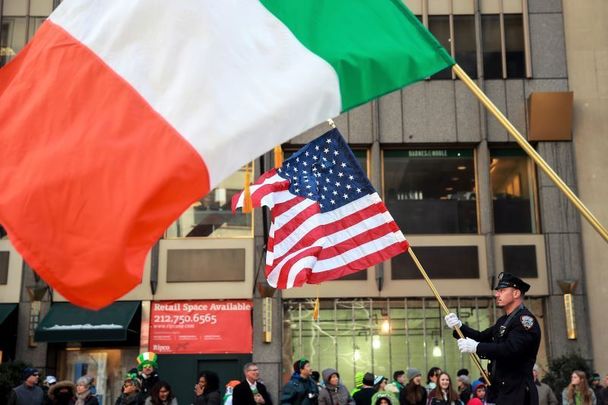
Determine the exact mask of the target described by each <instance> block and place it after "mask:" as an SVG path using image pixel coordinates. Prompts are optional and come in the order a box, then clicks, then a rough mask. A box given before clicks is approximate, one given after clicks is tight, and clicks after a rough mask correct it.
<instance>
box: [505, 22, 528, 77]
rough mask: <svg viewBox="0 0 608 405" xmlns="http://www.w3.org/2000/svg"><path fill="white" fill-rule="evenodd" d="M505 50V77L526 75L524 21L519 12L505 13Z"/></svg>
mask: <svg viewBox="0 0 608 405" xmlns="http://www.w3.org/2000/svg"><path fill="white" fill-rule="evenodd" d="M504 19H505V50H506V52H507V77H508V78H524V77H526V56H525V51H524V21H523V17H522V15H521V14H505V16H504Z"/></svg>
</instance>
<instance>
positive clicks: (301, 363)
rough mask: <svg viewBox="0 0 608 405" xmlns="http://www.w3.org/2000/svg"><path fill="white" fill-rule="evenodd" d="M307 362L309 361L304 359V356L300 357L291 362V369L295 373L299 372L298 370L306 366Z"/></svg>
mask: <svg viewBox="0 0 608 405" xmlns="http://www.w3.org/2000/svg"><path fill="white" fill-rule="evenodd" d="M308 363H310V362H309V361H308V360H306V358H304V357H302V358H301V359H300V360H298V361H296V362H295V363H293V371H295V372H296V373H299V372H300V370H302V369H303V368H304V367H306V365H307V364H308Z"/></svg>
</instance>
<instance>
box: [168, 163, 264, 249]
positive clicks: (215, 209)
mask: <svg viewBox="0 0 608 405" xmlns="http://www.w3.org/2000/svg"><path fill="white" fill-rule="evenodd" d="M246 170H247V169H246V167H243V168H241V170H239V171H237V172H236V173H233V174H232V175H231V176H230V177H228V178H227V179H225V180H224V181H222V182H221V183H220V184H219V186H218V187H216V188H214V189H213V190H211V191H210V192H209V193H208V194H207V195H206V196H204V197H203V198H201V199H200V200H199V201H197V202H195V203H194V204H192V206H191V207H190V208H188V209H187V210H186V211H185V212H184V213H183V214H182V215H181V216H180V217H179V218H178V219H177V221H175V222H174V223H173V225H171V226H170V227H169V229H167V231H166V233H165V237H166V238H193V237H221V238H230V237H250V236H251V235H252V213H248V214H245V213H243V212H242V211H241V210H237V211H236V212H235V213H234V214H233V213H232V208H231V204H232V196H233V195H235V194H238V193H240V192H241V191H243V188H244V186H245V173H246ZM250 170H251V169H250ZM252 179H253V178H252Z"/></svg>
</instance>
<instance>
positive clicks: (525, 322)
mask: <svg viewBox="0 0 608 405" xmlns="http://www.w3.org/2000/svg"><path fill="white" fill-rule="evenodd" d="M519 320H520V321H521V324H522V326H523V327H524V329H526V330H529V329H530V328H532V326H534V318H532V317H531V316H529V315H522V316H521V318H519Z"/></svg>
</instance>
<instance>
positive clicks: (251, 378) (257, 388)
mask: <svg viewBox="0 0 608 405" xmlns="http://www.w3.org/2000/svg"><path fill="white" fill-rule="evenodd" d="M243 373H244V374H245V379H244V380H243V381H241V383H240V384H239V385H237V386H236V387H234V390H233V391H232V405H257V404H260V405H272V399H271V398H270V394H268V390H267V389H266V386H265V385H264V384H263V383H262V382H261V381H260V369H259V368H258V365H257V364H255V363H247V364H245V366H244V367H243Z"/></svg>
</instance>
